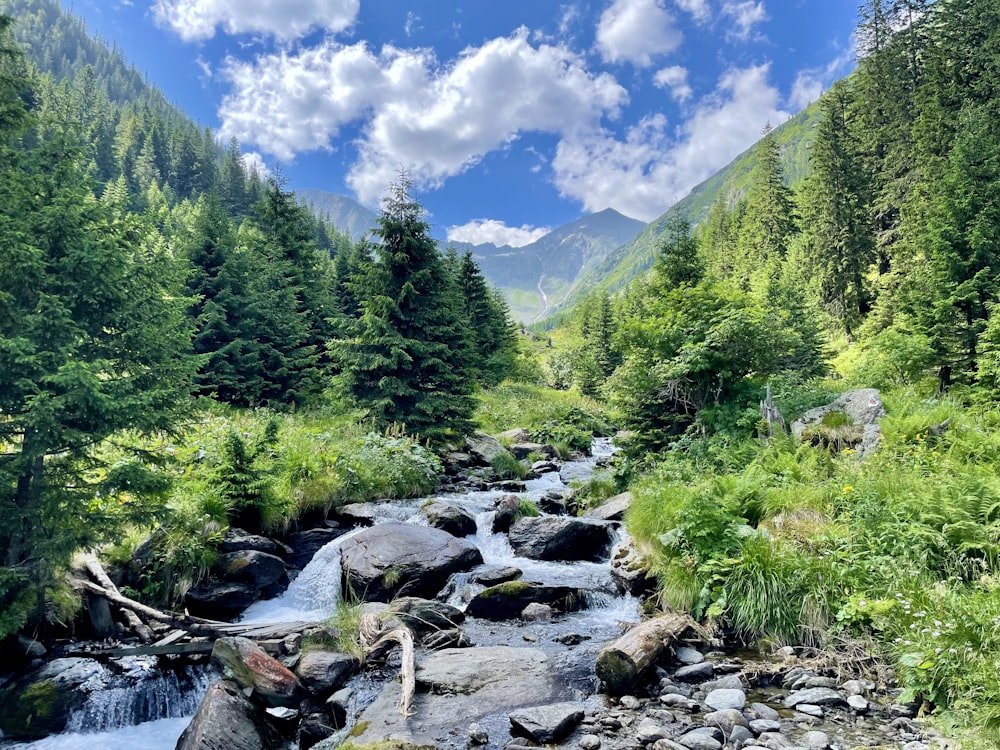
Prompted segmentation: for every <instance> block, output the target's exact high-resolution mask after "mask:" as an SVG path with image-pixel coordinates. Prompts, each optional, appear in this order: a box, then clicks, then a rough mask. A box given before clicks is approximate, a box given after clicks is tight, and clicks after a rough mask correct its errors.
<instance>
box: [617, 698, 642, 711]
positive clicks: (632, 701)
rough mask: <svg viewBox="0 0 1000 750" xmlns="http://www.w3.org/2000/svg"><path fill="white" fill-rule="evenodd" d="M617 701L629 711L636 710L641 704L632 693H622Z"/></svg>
mask: <svg viewBox="0 0 1000 750" xmlns="http://www.w3.org/2000/svg"><path fill="white" fill-rule="evenodd" d="M618 703H619V704H620V705H621V707H622V708H627V709H628V710H629V711H638V710H639V707H640V706H642V701H640V700H639V699H638V698H636V697H635V696H634V695H623V696H622V697H621V698H619V699H618Z"/></svg>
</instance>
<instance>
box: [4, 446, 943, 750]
mask: <svg viewBox="0 0 1000 750" xmlns="http://www.w3.org/2000/svg"><path fill="white" fill-rule="evenodd" d="M498 448H499V446H498V445H497V444H495V443H494V442H490V441H487V440H485V439H481V440H480V441H479V443H478V444H476V445H471V444H470V447H469V451H468V452H467V453H466V454H464V455H459V456H456V457H455V459H454V460H455V465H456V466H457V467H458V468H457V474H456V475H455V476H456V477H457V478H456V480H455V482H454V483H453V484H452V485H451V486H450V487H449V488H448V491H447V492H444V493H442V494H439V495H436V496H434V497H432V498H422V499H419V500H414V501H394V502H391V503H389V502H386V503H374V504H367V505H364V506H355V507H350V508H348V509H346V512H345V513H344V514H343V515H342V516H341V517H339V518H337V519H333V520H332V522H331V523H330V524H324V525H322V526H320V527H318V528H316V529H312V530H307V531H304V532H299V536H297V537H296V538H294V539H293V538H287V539H283V540H267V539H263V538H261V537H254V536H253V535H245V534H240V533H239V532H236V531H234V532H231V534H230V535H229V536H228V541H227V544H229V547H227V551H225V552H224V555H225V556H224V558H223V559H224V561H225V565H224V566H223V568H222V569H221V570H220V571H219V574H218V578H217V579H216V580H215V581H214V582H210V583H208V584H206V585H205V586H204V587H202V588H201V590H200V591H197V592H195V596H194V597H193V598H192V599H191V603H193V604H194V605H195V607H204V608H206V609H205V610H202V611H206V610H207V611H208V612H212V613H214V614H216V616H219V615H220V613H225V614H227V615H230V616H232V615H235V616H240V617H242V618H243V619H244V620H249V621H257V622H275V621H279V622H289V621H299V620H315V619H318V618H321V617H326V616H327V615H329V613H330V612H331V611H332V610H333V609H334V608H335V607H336V606H337V605H338V604H339V603H341V602H342V599H343V597H344V592H350V593H349V596H351V597H353V598H354V599H357V600H359V601H367V602H369V604H368V605H366V606H367V608H368V610H369V611H370V612H372V613H377V614H379V617H380V622H381V627H382V628H383V629H392V628H393V627H395V626H404V627H406V628H407V629H408V632H411V633H412V634H413V638H414V640H415V644H416V659H415V666H416V670H415V686H416V693H415V696H414V698H413V701H412V705H410V706H409V711H408V712H407V713H406V714H404V713H403V712H402V711H401V710H400V705H399V704H400V700H401V697H402V696H401V690H402V687H401V683H400V681H399V679H398V674H399V671H400V668H401V666H402V663H401V660H400V654H399V649H395V650H392V651H390V652H389V653H388V655H387V656H385V657H383V658H382V659H380V660H378V661H374V662H370V663H368V664H367V665H365V666H364V667H363V668H362V665H361V663H360V662H359V661H358V660H357V658H356V657H354V656H350V655H346V654H340V653H336V652H334V651H332V650H330V648H329V646H323V645H316V644H314V645H313V646H309V647H307V648H303V646H302V639H301V638H300V637H298V636H292V637H288V638H285V639H284V640H282V641H281V642H280V643H275V644H271V648H270V649H269V651H270V653H269V652H267V651H265V650H263V649H261V648H258V647H257V646H255V645H254V644H253V643H251V642H250V641H244V640H243V639H238V638H234V639H230V638H227V639H223V640H221V641H219V642H217V644H216V647H215V651H214V652H213V656H212V659H211V663H212V665H213V666H208V665H205V666H201V667H197V668H196V669H197V671H196V672H195V673H194V675H195V677H193V678H192V676H191V675H192V673H191V671H190V668H188V669H181V670H180V672H179V674H180V676H179V677H175V678H174V681H173V682H170V684H171V685H174V684H175V683H176V687H171V691H172V693H171V695H170V697H165V698H164V699H163V701H162V703H163V704H164V707H163V708H162V709H153V710H149V711H144V712H135V713H131V714H129V715H127V716H125V715H124V714H125V713H127V712H123V716H122V718H121V719H116V720H114V721H112V722H108V721H105V722H104V723H101V722H97V721H95V720H93V719H91V720H89V721H88V720H86V719H85V716H86V715H87V712H88V711H89V712H90V713H91V714H92V715H93V714H94V712H95V710H96V711H97V713H98V714H100V715H102V716H107V715H110V713H111V710H110V709H109V708H107V706H108V705H111V704H109V703H107V698H108V696H107V691H106V690H105V689H104V688H102V687H101V684H100V683H99V681H98V682H91V683H88V685H89V687H85V686H84V684H83V683H79V682H78V683H74V682H73V681H72V679H71V676H72V675H73V674H78V675H81V674H83V673H87V672H88V670H89V671H90V672H91V673H92V674H89V675H88V676H87V677H86V679H87V680H91V681H93V680H94V679H95V677H94V674H96V672H95V670H97V671H101V670H106V671H107V670H109V667H101V666H100V665H98V666H97V667H95V666H94V663H93V662H91V660H88V659H74V660H70V661H69V662H64V663H63V664H62V665H61V667H60V665H59V664H57V663H56V662H49V663H48V664H47V665H45V666H44V667H43V669H48V670H50V671H52V672H53V674H51V675H48V676H47V677H44V679H41V678H39V674H40V673H38V672H36V673H35V675H34V676H33V677H29V678H27V679H25V678H21V679H20V680H18V681H16V682H13V683H11V685H9V686H8V688H7V693H6V694H5V696H4V705H5V706H6V708H3V709H0V711H4V712H7V711H10V710H11V709H10V706H12V705H15V704H16V705H19V706H23V705H27V704H25V703H24V701H25V700H29V699H38V698H39V696H43V697H44V696H49V697H52V694H51V686H53V685H54V686H57V687H59V688H60V691H61V692H57V693H56V694H55V695H56V696H60V695H64V696H66V697H67V700H66V704H65V705H60V712H61V713H60V716H59V717H56V720H55V721H54V722H53V723H52V724H51V726H52V728H53V729H52V731H63V734H60V735H56V736H53V737H51V738H49V739H46V740H42V741H41V742H38V743H35V744H32V745H16V746H15V747H19V748H28V747H31V748H35V749H36V750H40V749H41V748H51V749H56V748H65V749H67V750H68V749H69V748H83V747H106V748H117V747H121V748H126V747H127V748H130V750H135V749H136V748H143V749H144V750H160V748H162V749H163V750H167V749H168V748H172V747H174V746H175V745H176V747H177V748H182V749H183V750H195V749H197V750H208V749H209V748H235V749H236V750H240V749H241V748H246V749H247V750H251V749H256V748H261V750H263V749H264V748H283V747H288V748H308V747H316V748H318V750H330V749H331V748H335V747H337V746H339V745H340V744H341V743H343V742H344V741H345V740H348V739H349V740H350V741H352V742H354V743H358V744H367V743H370V742H376V741H381V740H395V741H397V742H398V743H403V744H406V745H412V746H433V747H440V748H463V749H464V748H469V747H471V746H483V747H486V748H510V749H511V750H514V749H515V748H519V747H525V746H536V745H542V744H545V745H548V744H556V745H564V746H567V747H573V748H576V747H579V748H581V749H582V750H599V749H600V748H606V749H607V750H618V749H619V748H621V749H624V748H629V749H632V748H640V747H651V748H653V750H678V749H679V748H686V749H687V750H721V749H722V748H733V749H734V750H736V749H738V748H757V747H764V748H769V749H770V750H784V749H785V748H795V747H801V748H809V749H811V750H812V749H814V750H821V749H822V748H828V747H829V748H850V747H898V748H906V750H922V748H924V747H930V746H932V745H935V744H940V741H939V740H938V739H937V738H935V737H934V736H933V735H932V734H930V733H928V732H927V730H926V728H925V727H923V726H922V725H921V724H920V723H918V722H917V721H916V720H915V718H914V717H915V715H916V712H917V709H918V707H917V706H913V705H906V704H900V703H898V702H896V700H895V698H896V696H897V693H895V692H893V691H892V689H891V687H890V688H886V687H885V686H884V685H879V686H876V685H875V684H873V683H871V682H866V681H865V680H863V679H856V677H857V676H856V675H849V674H838V673H837V671H838V668H842V667H843V666H844V665H838V664H837V663H835V662H825V663H822V662H819V661H816V660H814V659H811V658H809V657H810V656H811V654H809V653H807V652H805V651H804V650H796V649H784V650H782V651H780V652H777V653H774V654H766V655H758V654H751V653H748V652H735V651H733V650H732V649H731V648H730V649H726V648H720V646H721V645H725V644H720V643H718V642H706V641H705V640H704V639H701V638H698V637H695V636H692V637H685V638H684V639H683V640H678V641H677V642H675V643H671V644H670V646H669V648H666V649H664V650H663V652H662V654H661V655H660V658H658V659H657V660H656V662H655V664H654V665H653V666H652V667H651V668H650V669H648V670H647V671H646V673H645V674H643V675H642V678H641V679H640V680H639V681H637V682H636V683H635V685H634V686H633V689H632V690H630V691H629V694H625V695H618V696H611V695H607V694H605V693H604V692H603V691H602V685H601V684H600V682H599V680H598V679H597V677H596V675H595V670H594V665H595V662H596V659H597V656H598V654H599V652H600V651H601V649H602V648H604V647H605V646H607V645H608V644H609V643H611V642H613V641H615V639H617V638H618V637H619V636H620V635H621V633H622V632H623V629H625V628H627V627H629V625H630V624H631V623H636V622H638V621H639V620H640V619H641V614H640V612H641V604H642V597H643V595H644V594H645V593H646V592H648V590H649V586H650V583H651V581H650V580H649V579H648V577H647V576H646V575H645V572H644V570H643V568H642V566H641V565H640V564H639V563H638V561H637V557H636V555H635V554H634V551H632V550H631V548H630V545H629V542H628V539H627V538H626V537H624V536H623V535H622V531H621V529H620V523H619V522H620V519H621V517H622V514H623V513H624V511H625V509H626V507H627V504H628V498H627V497H619V498H615V499H613V500H612V501H610V502H609V503H607V504H606V505H605V506H603V507H602V508H599V509H596V510H594V511H591V512H589V513H588V514H586V517H583V518H580V517H577V516H576V515H575V514H574V513H573V511H574V510H575V508H574V507H573V503H572V500H571V490H570V488H569V487H568V485H567V482H568V481H569V480H570V479H571V478H572V479H585V478H586V477H587V476H589V475H590V474H591V473H592V472H593V471H594V470H595V467H596V466H597V465H598V464H599V463H602V462H606V461H607V460H609V457H610V454H611V453H612V448H611V446H610V444H609V443H608V442H607V441H602V442H598V443H596V444H595V451H594V452H595V455H594V456H592V457H587V458H583V457H581V458H580V459H578V460H575V461H571V462H567V463H560V462H556V461H552V460H546V461H540V462H537V463H536V465H535V467H533V472H534V473H533V476H532V477H530V478H529V479H528V480H527V481H526V482H524V483H523V484H520V483H504V484H501V485H496V484H493V485H491V484H489V483H488V481H487V479H486V478H484V477H483V476H481V472H480V471H477V470H476V469H475V465H476V464H477V463H478V464H480V465H482V464H485V463H488V462H489V460H490V452H492V451H495V450H497V449H498ZM544 448H545V447H544V446H532V449H531V450H530V451H528V452H531V453H543V452H544ZM524 500H530V501H531V502H533V503H534V504H536V505H537V506H539V507H541V508H542V509H543V510H544V511H545V513H544V514H543V515H541V516H539V517H531V516H527V517H519V516H520V514H521V512H522V511H523V507H522V501H524ZM272 558H273V559H272ZM275 561H277V562H275ZM297 568H298V569H300V570H298V571H297ZM289 579H291V583H290V585H289V583H288V581H289ZM261 591H264V594H265V596H267V595H271V598H268V599H264V600H259V597H260V596H261ZM279 591H280V592H282V593H280V594H279V593H278V592H279ZM234 592H235V595H234ZM274 594H278V595H277V596H274ZM255 600H258V601H256V603H253V602H254V601H255ZM248 605H250V606H249V608H248V609H247V608H246V607H247V606H248ZM307 642H308V639H307ZM53 665H55V666H53ZM173 669H174V670H177V669H178V667H177V666H176V665H174V667H173ZM213 670H214V671H213ZM109 671H111V672H114V673H115V674H120V673H121V671H122V668H121V666H116V667H114V668H113V669H110V670H109ZM125 671H127V670H125ZM223 677H224V679H218V678H223ZM852 677H854V679H852ZM209 683H210V684H209ZM146 684H147V683H146V681H145V680H144V679H138V680H136V681H134V682H133V683H132V688H131V691H132V692H133V693H136V694H140V695H141V694H144V691H146V689H147V687H146ZM39 685H44V686H45V687H43V688H39V687H38V686H39ZM33 686H34V687H33ZM125 692H128V691H127V690H126V691H125ZM59 700H61V699H59ZM102 700H104V701H105V703H103V704H102V703H101V701H102ZM56 702H58V700H57V701H56ZM146 703H148V701H146ZM194 704H199V708H198V711H197V713H196V715H195V716H194V717H193V718H190V715H188V716H187V717H184V718H174V719H167V718H166V717H178V716H182V715H183V714H184V713H185V712H187V711H190V707H191V706H193V705H194ZM101 705H104V706H105V709H103V711H102V710H101V709H99V708H96V707H98V706H101ZM144 705H145V704H144ZM60 718H61V720H62V721H61V724H60ZM150 720H152V721H150ZM141 721H145V722H146V723H145V724H140V725H139V726H128V725H129V724H135V723H136V722H141ZM164 721H172V722H173V723H172V724H171V725H170V729H169V730H165V729H164V724H163V722H164ZM115 725H118V726H115ZM36 726H37V725H36ZM142 727H147V728H148V730H149V731H148V732H147V733H145V734H144V733H143V730H142ZM184 727H186V729H185V731H184V734H183V735H182V736H181V737H180V739H179V740H178V739H177V734H179V733H180V731H181V729H182V728H184Z"/></svg>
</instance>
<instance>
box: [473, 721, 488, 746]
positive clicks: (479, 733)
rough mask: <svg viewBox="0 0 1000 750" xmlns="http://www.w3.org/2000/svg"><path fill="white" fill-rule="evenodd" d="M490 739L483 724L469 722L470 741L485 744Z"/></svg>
mask: <svg viewBox="0 0 1000 750" xmlns="http://www.w3.org/2000/svg"><path fill="white" fill-rule="evenodd" d="M489 741H490V735H489V734H488V733H487V732H486V730H485V729H484V728H483V725H482V724H477V723H476V722H472V723H471V724H469V742H470V743H472V744H473V745H485V744H486V743H488V742H489Z"/></svg>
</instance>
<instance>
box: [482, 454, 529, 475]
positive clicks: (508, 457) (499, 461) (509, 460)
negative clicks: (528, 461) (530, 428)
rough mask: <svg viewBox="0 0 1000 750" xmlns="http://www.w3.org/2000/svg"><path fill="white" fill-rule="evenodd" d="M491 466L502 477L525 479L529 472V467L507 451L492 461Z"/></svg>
mask: <svg viewBox="0 0 1000 750" xmlns="http://www.w3.org/2000/svg"><path fill="white" fill-rule="evenodd" d="M490 468H491V469H493V471H494V473H495V474H496V475H497V476H498V477H500V478H501V479H524V477H525V476H526V475H527V473H528V467H527V466H525V465H524V464H523V463H521V462H520V461H518V460H517V459H516V458H514V455H513V454H512V453H508V452H506V451H504V452H503V453H500V454H498V455H497V456H496V457H495V458H494V459H493V460H492V461H490Z"/></svg>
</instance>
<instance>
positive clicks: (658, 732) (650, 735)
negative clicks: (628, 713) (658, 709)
mask: <svg viewBox="0 0 1000 750" xmlns="http://www.w3.org/2000/svg"><path fill="white" fill-rule="evenodd" d="M669 736H670V732H668V731H667V730H666V729H664V728H663V727H662V726H661V725H660V724H659V723H657V721H656V720H655V719H651V718H648V717H647V718H645V719H643V720H642V721H640V722H639V726H638V727H636V730H635V738H636V740H637V741H638V742H639V744H640V745H652V744H653V743H654V742H656V741H657V740H664V739H667V738H668V737H669Z"/></svg>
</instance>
